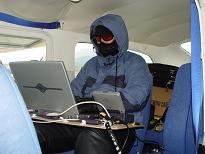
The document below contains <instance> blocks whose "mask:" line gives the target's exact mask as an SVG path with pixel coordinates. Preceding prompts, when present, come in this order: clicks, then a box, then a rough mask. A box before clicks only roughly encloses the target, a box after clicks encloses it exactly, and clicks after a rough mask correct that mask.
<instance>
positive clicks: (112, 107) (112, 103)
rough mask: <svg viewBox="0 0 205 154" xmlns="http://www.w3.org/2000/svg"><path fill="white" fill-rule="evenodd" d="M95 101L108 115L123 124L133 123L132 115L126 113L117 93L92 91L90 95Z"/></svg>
mask: <svg viewBox="0 0 205 154" xmlns="http://www.w3.org/2000/svg"><path fill="white" fill-rule="evenodd" d="M92 95H93V98H94V100H95V101H97V102H99V103H101V104H102V105H103V106H105V108H106V109H107V110H108V112H109V113H110V115H111V116H112V117H114V118H116V119H119V120H123V121H125V122H133V121H134V115H133V114H129V113H126V111H125V107H124V104H123V101H122V98H121V96H120V93H119V92H111V91H94V92H93V93H92Z"/></svg>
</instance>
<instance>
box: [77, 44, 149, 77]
mask: <svg viewBox="0 0 205 154" xmlns="http://www.w3.org/2000/svg"><path fill="white" fill-rule="evenodd" d="M129 51H130V52H133V53H135V54H138V55H140V56H142V57H143V58H144V59H145V61H146V62H147V63H153V62H152V59H151V58H150V57H149V56H148V55H145V54H143V53H139V52H136V51H132V50H129ZM94 56H96V53H95V49H94V48H93V45H92V44H91V43H77V44H76V47H75V76H76V75H77V74H78V72H79V71H80V69H81V67H82V66H83V65H84V64H85V63H86V62H87V61H88V60H89V59H91V58H92V57H94Z"/></svg>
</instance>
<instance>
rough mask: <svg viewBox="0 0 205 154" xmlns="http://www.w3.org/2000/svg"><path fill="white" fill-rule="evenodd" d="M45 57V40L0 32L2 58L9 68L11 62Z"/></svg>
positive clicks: (43, 58)
mask: <svg viewBox="0 0 205 154" xmlns="http://www.w3.org/2000/svg"><path fill="white" fill-rule="evenodd" d="M45 58H46V43H45V41H43V40H41V39H36V38H24V37H17V36H7V35H1V34H0V60H1V61H2V63H3V64H4V65H5V66H6V67H7V68H8V69H9V62H13V61H29V60H45Z"/></svg>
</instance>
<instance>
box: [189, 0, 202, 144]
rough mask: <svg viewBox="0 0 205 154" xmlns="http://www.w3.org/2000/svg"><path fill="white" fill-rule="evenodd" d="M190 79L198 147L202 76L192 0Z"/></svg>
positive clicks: (195, 13) (196, 12)
mask: <svg viewBox="0 0 205 154" xmlns="http://www.w3.org/2000/svg"><path fill="white" fill-rule="evenodd" d="M191 51H192V53H191V56H192V58H191V62H192V63H191V78H192V112H193V123H194V128H195V135H196V145H197V146H198V140H199V133H200V132H199V128H200V123H201V122H200V115H201V114H200V113H201V110H202V101H203V74H202V61H201V36H200V24H199V14H198V10H197V7H196V4H195V1H194V0H191Z"/></svg>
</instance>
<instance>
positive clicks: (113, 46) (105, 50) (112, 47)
mask: <svg viewBox="0 0 205 154" xmlns="http://www.w3.org/2000/svg"><path fill="white" fill-rule="evenodd" d="M96 45H97V48H98V51H99V52H100V53H101V54H102V56H103V57H107V56H109V55H111V56H114V55H116V54H117V53H118V52H119V51H118V45H117V42H116V41H113V42H112V43H110V44H105V43H102V42H101V43H100V44H96Z"/></svg>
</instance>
